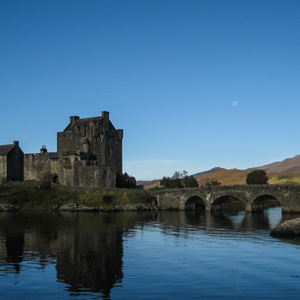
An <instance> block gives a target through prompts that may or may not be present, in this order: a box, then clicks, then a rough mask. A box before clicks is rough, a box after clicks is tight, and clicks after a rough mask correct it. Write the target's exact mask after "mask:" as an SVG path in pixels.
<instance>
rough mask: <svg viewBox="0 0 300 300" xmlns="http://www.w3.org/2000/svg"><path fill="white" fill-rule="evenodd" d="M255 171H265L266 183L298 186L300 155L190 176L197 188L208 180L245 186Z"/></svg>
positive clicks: (146, 185) (146, 184) (154, 183)
mask: <svg viewBox="0 0 300 300" xmlns="http://www.w3.org/2000/svg"><path fill="white" fill-rule="evenodd" d="M255 169H263V170H265V171H266V172H267V175H268V178H269V180H268V183H270V184H300V155H296V156H295V157H293V158H287V159H285V160H283V161H278V162H274V163H271V164H267V165H264V166H260V167H254V168H249V169H247V170H238V169H230V170H228V169H224V168H220V167H215V168H213V169H210V170H208V171H204V172H199V173H196V174H194V175H192V176H194V177H195V178H196V179H197V181H198V183H199V186H201V185H204V184H205V183H206V182H207V181H208V180H218V181H219V182H220V183H221V184H222V185H235V184H245V183H246V177H247V174H248V173H249V172H250V171H251V170H255ZM159 183H160V180H159V179H158V180H151V181H137V184H139V185H143V186H144V188H146V189H149V188H154V187H157V186H159Z"/></svg>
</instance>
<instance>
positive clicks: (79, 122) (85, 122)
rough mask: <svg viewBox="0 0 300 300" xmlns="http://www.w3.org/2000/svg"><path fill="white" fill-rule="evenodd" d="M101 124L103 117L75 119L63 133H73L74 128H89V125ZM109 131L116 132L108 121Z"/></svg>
mask: <svg viewBox="0 0 300 300" xmlns="http://www.w3.org/2000/svg"><path fill="white" fill-rule="evenodd" d="M102 122H103V117H102V116H101V117H92V118H84V119H79V118H78V119H76V120H74V121H73V122H71V123H70V124H69V125H68V126H67V127H66V128H65V129H64V131H74V130H75V129H76V128H80V127H89V126H90V125H91V124H98V125H100V124H101V123H102ZM109 130H116V129H115V127H114V126H113V125H112V123H111V122H110V121H109Z"/></svg>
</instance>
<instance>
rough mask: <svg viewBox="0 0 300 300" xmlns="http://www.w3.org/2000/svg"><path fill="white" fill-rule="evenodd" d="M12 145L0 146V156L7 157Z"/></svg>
mask: <svg viewBox="0 0 300 300" xmlns="http://www.w3.org/2000/svg"><path fill="white" fill-rule="evenodd" d="M13 146H14V144H11V145H0V155H7V154H8V152H9V151H10V150H11V149H12V148H13Z"/></svg>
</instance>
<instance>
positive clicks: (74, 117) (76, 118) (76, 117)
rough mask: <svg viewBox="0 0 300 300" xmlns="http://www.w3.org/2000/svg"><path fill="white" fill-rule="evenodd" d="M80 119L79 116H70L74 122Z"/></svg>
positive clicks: (71, 121)
mask: <svg viewBox="0 0 300 300" xmlns="http://www.w3.org/2000/svg"><path fill="white" fill-rule="evenodd" d="M77 120H79V117H78V116H71V117H70V123H74V122H75V121H77Z"/></svg>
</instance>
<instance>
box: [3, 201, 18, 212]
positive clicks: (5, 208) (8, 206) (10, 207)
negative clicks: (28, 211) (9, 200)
mask: <svg viewBox="0 0 300 300" xmlns="http://www.w3.org/2000/svg"><path fill="white" fill-rule="evenodd" d="M16 210H19V208H18V207H15V206H14V205H11V204H6V203H2V204H0V211H16Z"/></svg>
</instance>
